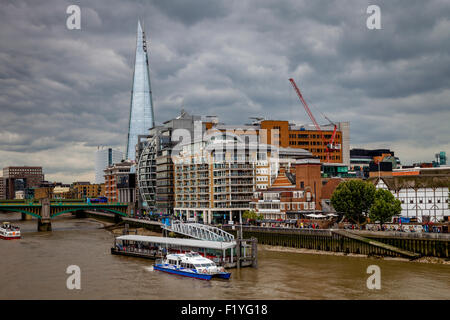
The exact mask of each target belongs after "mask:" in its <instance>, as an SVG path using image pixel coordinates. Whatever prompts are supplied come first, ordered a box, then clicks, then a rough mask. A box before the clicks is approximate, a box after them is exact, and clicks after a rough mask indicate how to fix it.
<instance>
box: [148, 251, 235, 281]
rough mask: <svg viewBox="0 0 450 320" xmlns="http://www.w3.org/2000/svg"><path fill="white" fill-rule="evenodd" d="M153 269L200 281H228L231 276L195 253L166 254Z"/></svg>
mask: <svg viewBox="0 0 450 320" xmlns="http://www.w3.org/2000/svg"><path fill="white" fill-rule="evenodd" d="M153 269H154V270H158V271H163V272H167V273H171V274H178V275H180V276H185V277H191V278H196V279H202V280H211V279H212V278H221V279H229V278H230V275H231V273H229V272H226V271H225V269H224V268H223V267H218V266H216V264H215V263H214V262H213V261H212V260H210V259H207V258H204V257H202V256H201V255H199V254H198V253H196V252H190V253H185V254H184V253H177V254H168V255H167V256H166V257H165V258H164V259H162V260H161V261H160V262H159V263H158V262H157V263H155V264H154V266H153Z"/></svg>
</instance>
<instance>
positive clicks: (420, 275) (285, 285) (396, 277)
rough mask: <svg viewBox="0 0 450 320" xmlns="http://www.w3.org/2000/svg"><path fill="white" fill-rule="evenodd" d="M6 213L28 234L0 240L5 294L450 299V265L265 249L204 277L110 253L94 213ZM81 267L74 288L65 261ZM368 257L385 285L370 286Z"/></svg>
mask: <svg viewBox="0 0 450 320" xmlns="http://www.w3.org/2000/svg"><path fill="white" fill-rule="evenodd" d="M19 219H20V215H19V214H8V215H6V214H0V221H6V220H9V221H11V222H13V224H16V225H19V226H20V227H21V229H22V239H20V240H12V241H4V240H3V241H0V256H1V259H0V281H1V289H0V299H283V300H284V299H450V265H448V264H447V265H444V264H429V263H417V262H406V261H397V260H381V259H374V258H361V257H349V256H333V255H317V254H305V253H292V252H280V251H272V250H267V248H265V247H262V246H261V247H260V248H259V250H258V268H256V269H255V268H243V269H241V270H239V271H238V270H237V269H230V271H231V272H232V276H231V279H230V280H229V281H209V282H206V281H200V280H195V279H190V278H183V277H178V276H174V275H169V274H165V273H161V272H157V271H152V268H151V264H152V261H151V260H145V259H139V258H131V257H124V256H115V255H111V254H110V248H111V246H112V244H113V241H114V235H113V234H112V233H111V232H109V231H107V230H105V229H102V224H101V223H99V222H97V221H94V220H92V219H75V218H61V219H55V220H53V221H52V226H53V231H52V232H44V233H42V232H41V233H38V232H36V220H31V221H20V220H19ZM69 265H77V266H79V267H80V269H81V290H69V289H67V287H66V281H67V278H68V277H69V275H68V274H66V269H67V267H68V266H69ZM369 265H378V266H379V267H380V269H381V290H369V289H367V286H366V281H367V278H368V277H369V274H367V273H366V270H367V267H368V266H369Z"/></svg>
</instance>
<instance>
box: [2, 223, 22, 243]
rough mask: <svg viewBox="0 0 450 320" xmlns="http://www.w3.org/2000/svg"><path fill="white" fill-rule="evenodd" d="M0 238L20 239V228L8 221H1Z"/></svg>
mask: <svg viewBox="0 0 450 320" xmlns="http://www.w3.org/2000/svg"><path fill="white" fill-rule="evenodd" d="M0 239H5V240H12V239H20V228H19V227H16V226H13V225H11V224H10V223H9V222H3V224H2V225H1V226H0Z"/></svg>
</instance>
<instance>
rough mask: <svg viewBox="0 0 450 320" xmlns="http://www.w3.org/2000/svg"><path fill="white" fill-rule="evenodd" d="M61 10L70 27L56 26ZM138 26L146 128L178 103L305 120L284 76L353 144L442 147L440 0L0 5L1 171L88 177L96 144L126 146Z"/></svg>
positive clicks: (445, 7)
mask: <svg viewBox="0 0 450 320" xmlns="http://www.w3.org/2000/svg"><path fill="white" fill-rule="evenodd" d="M71 4H77V5H79V6H80V8H81V30H68V29H67V27H66V20H67V18H68V16H69V15H68V14H66V9H67V7H68V6H69V5H71ZM370 4H376V5H378V6H379V7H380V9H381V27H382V29H381V30H369V29H368V28H367V27H366V20H367V18H368V17H369V15H370V14H367V13H366V9H367V7H368V6H369V5H370ZM138 18H140V19H141V21H142V22H143V24H144V28H145V30H146V34H147V37H148V39H149V40H150V56H149V60H150V64H151V67H150V76H151V81H152V89H153V93H154V95H153V101H154V104H155V118H156V122H157V123H161V122H163V121H165V120H167V119H169V118H172V117H174V116H176V115H177V114H178V113H179V111H180V109H181V108H184V109H186V110H187V111H189V112H191V113H194V114H199V115H217V116H219V117H220V120H221V121H223V122H225V123H229V124H244V123H246V122H248V117H252V116H263V117H266V118H272V119H292V120H298V121H300V122H305V123H306V122H309V119H308V117H307V115H306V112H305V111H304V109H303V107H302V106H301V104H300V102H299V101H298V99H297V97H296V95H295V92H294V91H293V89H292V87H291V86H290V84H289V81H288V78H290V77H293V78H294V79H295V80H296V82H297V84H298V85H299V87H300V89H301V90H302V92H303V94H304V96H305V98H306V99H307V101H308V102H310V103H311V104H312V105H313V106H314V107H313V108H312V110H313V113H314V114H315V115H316V118H317V119H318V120H319V122H320V123H325V122H326V121H325V120H324V119H323V118H322V117H321V116H320V113H319V110H320V111H322V112H323V113H325V114H326V115H328V117H329V118H331V119H333V120H334V121H350V132H351V146H352V147H366V148H380V147H387V148H391V149H393V150H394V151H395V153H396V155H397V156H399V157H400V159H401V160H402V162H403V163H406V164H410V163H412V162H413V161H431V160H433V155H434V153H435V152H438V151H441V150H443V151H447V154H449V153H450V139H449V137H450V3H449V1H448V0H435V1H419V0H417V1H414V0H407V1H406V0H405V1H391V0H389V1H361V0H355V1H352V0H339V1H322V0H315V1H307V0H277V1H275V0H271V1H268V0H254V1H252V0H249V1H246V0H236V1H235V0H224V1H220V0H167V1H158V0H155V1H125V0H121V1H119V0H104V1H93V0H89V1H88V0H85V1H76V0H71V1H62V0H49V1H37V0H29V1H22V0H11V1H5V0H2V1H1V4H0V167H5V166H9V165H42V166H43V167H44V171H45V174H46V179H47V180H52V181H63V182H71V181H74V180H91V181H93V180H94V152H95V150H96V149H97V146H98V145H106V146H112V147H115V148H121V149H122V150H124V149H125V144H126V135H127V125H128V113H129V104H130V90H131V80H132V73H133V70H132V67H133V62H134V49H135V41H136V38H135V37H136V27H137V20H138Z"/></svg>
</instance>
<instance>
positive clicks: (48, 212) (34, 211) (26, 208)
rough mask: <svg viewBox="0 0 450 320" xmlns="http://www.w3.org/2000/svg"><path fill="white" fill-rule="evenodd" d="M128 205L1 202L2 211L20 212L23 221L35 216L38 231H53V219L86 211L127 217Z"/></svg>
mask: <svg viewBox="0 0 450 320" xmlns="http://www.w3.org/2000/svg"><path fill="white" fill-rule="evenodd" d="M127 208H128V204H126V203H119V202H113V203H111V202H109V203H86V202H85V201H83V200H77V199H74V200H60V199H42V200H39V201H36V200H1V201H0V211H6V212H8V211H9V212H20V213H22V219H26V216H33V217H35V218H37V219H38V231H51V229H52V227H51V219H53V218H55V217H57V216H59V215H61V214H63V213H68V212H72V213H78V212H84V211H86V210H95V211H107V212H111V213H113V214H115V215H118V216H123V217H126V216H127Z"/></svg>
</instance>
